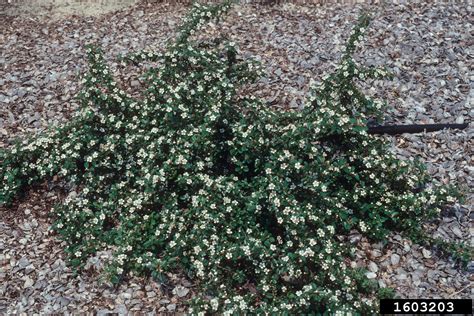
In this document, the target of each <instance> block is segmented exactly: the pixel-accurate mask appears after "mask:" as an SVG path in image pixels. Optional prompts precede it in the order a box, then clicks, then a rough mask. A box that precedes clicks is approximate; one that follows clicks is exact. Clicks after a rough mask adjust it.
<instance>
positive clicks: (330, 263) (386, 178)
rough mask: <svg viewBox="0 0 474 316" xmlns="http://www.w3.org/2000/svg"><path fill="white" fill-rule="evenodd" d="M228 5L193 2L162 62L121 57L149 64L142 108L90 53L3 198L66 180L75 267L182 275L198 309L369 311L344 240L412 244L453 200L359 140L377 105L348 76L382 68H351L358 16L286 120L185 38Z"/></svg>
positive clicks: (247, 79) (378, 73) (3, 185)
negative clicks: (63, 120)
mask: <svg viewBox="0 0 474 316" xmlns="http://www.w3.org/2000/svg"><path fill="white" fill-rule="evenodd" d="M229 8H230V2H225V3H223V4H217V5H210V6H204V5H199V4H195V5H194V7H193V9H192V10H191V13H190V14H189V16H188V17H187V18H186V20H185V22H184V23H183V25H182V26H181V29H180V32H179V35H178V38H177V40H176V41H174V42H171V43H170V44H169V45H168V47H167V49H166V51H165V52H151V51H143V52H138V53H134V54H130V55H127V56H124V57H123V58H122V60H123V61H124V62H133V63H141V62H143V61H154V62H155V64H156V65H157V66H153V67H150V68H149V69H148V70H147V71H146V75H145V77H146V80H147V88H146V90H145V91H144V92H143V94H142V97H141V98H133V97H132V96H131V95H128V94H127V93H126V92H124V91H123V90H122V89H121V88H120V87H119V85H118V84H117V83H116V82H115V81H114V78H113V77H112V76H111V71H110V70H109V69H108V67H107V65H106V62H105V60H104V59H103V54H102V52H101V50H100V49H98V48H96V47H88V48H87V53H88V56H89V64H90V71H89V73H88V74H87V75H86V76H85V78H84V81H83V84H84V89H83V91H82V92H81V94H80V99H81V100H82V108H81V112H80V114H79V115H78V117H77V118H76V119H75V120H74V121H72V122H70V123H68V124H66V125H65V126H62V127H60V128H57V129H55V130H51V131H50V132H47V133H45V134H44V135H41V136H40V137H36V138H33V139H29V140H23V141H19V142H18V143H17V144H16V145H14V146H13V147H11V148H10V149H7V150H4V151H2V152H1V153H0V161H1V166H0V203H5V204H8V203H10V202H12V201H13V199H14V198H15V197H16V196H17V195H18V194H19V192H21V190H22V189H23V188H25V186H27V185H28V184H32V183H34V182H36V181H39V180H41V179H43V178H45V177H51V176H54V175H59V176H60V177H61V178H63V179H64V180H65V181H68V182H69V183H70V184H71V185H72V187H75V188H76V189H75V191H72V192H71V193H70V194H69V196H68V197H67V198H66V199H65V200H64V201H63V202H62V204H60V205H57V206H56V207H55V210H54V214H55V216H56V221H55V223H54V226H53V228H54V229H55V230H56V231H57V232H58V233H59V234H60V235H61V236H62V238H63V239H64V240H65V241H66V242H67V249H66V251H67V252H68V253H69V254H70V258H71V260H70V262H71V264H72V265H74V266H76V267H78V268H80V267H82V266H83V265H84V264H85V262H86V261H87V259H88V258H90V257H91V256H93V255H94V254H96V253H97V252H100V251H112V252H113V258H112V259H111V261H110V262H109V265H108V266H107V268H106V271H107V273H109V276H110V278H111V280H112V281H114V282H117V281H119V280H120V279H121V276H123V275H125V274H126V273H127V272H130V271H134V272H139V273H151V275H152V276H154V277H156V278H158V279H160V280H163V279H164V276H165V275H166V273H168V272H173V271H176V270H180V271H183V272H185V273H186V275H187V276H188V277H189V278H191V279H193V280H194V282H195V283H196V284H197V285H199V286H200V287H201V288H202V289H203V291H202V293H203V295H202V296H199V297H197V298H196V299H195V300H194V301H193V306H192V309H191V311H192V312H198V311H200V312H219V313H224V314H234V313H247V312H251V313H260V312H275V313H282V312H288V313H302V312H309V311H313V312H314V311H321V312H324V311H325V312H330V313H333V312H334V313H335V312H342V313H345V312H350V311H359V312H373V311H375V310H376V309H375V308H376V306H375V304H374V303H373V302H372V301H371V298H373V297H374V296H373V294H374V291H375V287H374V285H373V284H370V283H368V280H367V279H366V278H365V276H364V271H361V270H355V269H353V268H351V257H352V255H353V253H352V249H351V247H350V246H348V244H347V242H346V239H345V237H344V236H347V234H348V233H349V232H350V231H351V230H358V231H360V232H361V233H363V234H364V235H365V236H368V237H370V238H373V239H375V240H384V239H385V238H386V236H387V234H388V233H389V232H390V231H392V230H397V231H400V232H404V233H405V234H407V235H408V236H413V238H415V237H417V236H418V237H420V236H421V235H420V234H419V231H420V230H419V221H420V220H421V219H430V218H433V217H434V216H436V215H437V214H438V212H439V211H440V209H441V207H443V206H444V205H446V204H449V202H453V201H454V199H455V198H456V196H455V193H454V191H453V190H452V189H451V188H446V187H436V186H433V185H432V184H430V183H429V179H428V178H427V177H426V175H425V173H424V170H423V167H422V165H421V164H419V163H413V162H410V161H403V160H398V159H397V158H396V157H395V156H394V155H393V154H391V153H390V152H389V151H388V150H387V145H386V144H385V143H384V141H383V140H381V139H379V138H377V137H375V136H371V135H368V133H367V127H366V123H367V120H368V119H369V118H373V117H377V116H379V115H380V114H381V113H382V105H383V103H382V102H379V101H376V100H372V99H370V98H368V97H366V96H365V95H364V94H363V93H362V92H361V91H360V90H358V88H357V86H356V81H357V80H361V81H364V80H370V79H380V78H383V77H385V76H387V75H388V73H387V71H386V70H384V69H378V68H365V67H362V66H359V65H357V63H356V62H355V61H354V60H353V59H352V57H351V56H352V53H353V51H354V49H355V47H356V46H357V42H358V41H360V39H361V38H362V33H363V32H364V30H365V29H366V28H367V26H368V18H367V17H362V18H361V19H360V21H359V23H358V24H357V26H356V27H355V28H354V30H353V32H352V33H351V37H350V39H349V42H348V45H347V48H346V52H345V54H344V56H343V58H342V60H341V63H340V65H339V66H338V67H337V69H336V71H335V72H334V73H333V74H331V75H328V76H325V77H324V78H323V82H322V83H321V85H319V86H318V87H314V88H313V89H312V93H311V95H310V96H309V98H308V102H307V103H306V106H305V107H304V108H303V109H302V110H298V111H286V112H282V111H277V110H275V109H271V108H267V107H265V106H264V105H263V102H262V101H261V100H259V99H257V98H255V97H254V96H243V95H240V94H238V93H237V92H236V91H238V89H239V88H240V87H242V86H243V85H244V84H248V83H252V82H254V80H255V79H256V78H258V77H259V76H260V75H261V73H262V71H261V69H260V67H259V65H258V63H256V62H253V61H248V60H241V59H239V58H238V49H237V48H236V46H235V45H234V44H233V43H227V42H219V41H215V42H210V43H202V42H196V41H194V40H192V36H193V34H195V33H196V32H197V31H198V30H199V29H200V28H202V27H205V25H206V23H208V22H209V21H210V20H211V19H215V18H219V17H220V16H221V14H223V13H224V12H226V11H227V10H229ZM456 249H458V248H456ZM204 294H205V295H204Z"/></svg>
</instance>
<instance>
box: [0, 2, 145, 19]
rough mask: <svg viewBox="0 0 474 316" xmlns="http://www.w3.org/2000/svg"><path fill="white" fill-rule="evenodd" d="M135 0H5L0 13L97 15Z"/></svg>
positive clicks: (57, 15) (48, 16) (50, 17)
mask: <svg viewBox="0 0 474 316" xmlns="http://www.w3.org/2000/svg"><path fill="white" fill-rule="evenodd" d="M136 2H137V1H136V0H95V1H94V0H19V1H14V0H7V3H6V4H0V15H8V16H18V15H35V16H40V17H42V18H45V19H51V20H57V19H61V18H64V17H66V16H70V15H80V16H97V15H100V14H104V13H108V12H111V11H116V10H120V9H123V8H125V7H128V6H130V5H132V4H134V3H136Z"/></svg>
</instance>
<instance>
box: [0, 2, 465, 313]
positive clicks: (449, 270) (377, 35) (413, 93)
mask: <svg viewBox="0 0 474 316" xmlns="http://www.w3.org/2000/svg"><path fill="white" fill-rule="evenodd" d="M361 10H370V11H372V12H374V13H375V18H374V20H373V23H372V25H371V26H370V28H369V30H368V34H367V37H366V42H365V44H364V45H363V48H362V49H361V50H360V51H359V52H358V55H357V58H358V59H359V60H360V62H361V63H365V64H370V65H384V64H385V65H386V66H387V67H388V68H389V69H390V70H392V71H393V72H395V74H396V79H395V80H394V81H392V82H377V84H376V90H374V91H373V93H374V94H375V95H379V96H383V97H384V98H385V99H387V100H388V101H389V104H390V105H391V108H390V109H389V111H388V112H387V122H397V123H433V122H437V123H438V122H446V123H454V122H457V123H461V122H470V125H469V127H468V128H467V129H465V130H463V131H452V130H451V131H449V130H445V131H440V132H436V133H427V134H417V135H404V136H396V137H389V138H388V139H390V141H391V142H392V143H393V150H394V151H395V152H397V153H398V154H399V155H400V157H401V158H403V159H410V158H411V157H420V158H421V159H422V160H424V161H425V162H426V164H427V166H428V170H429V172H430V173H431V174H432V175H433V177H434V178H435V179H436V180H437V181H440V182H443V183H454V184H457V185H458V186H459V187H460V188H462V189H463V190H465V191H466V201H465V203H464V204H463V205H456V207H455V208H454V209H453V210H452V211H449V212H445V213H443V214H442V215H443V216H442V217H441V218H440V219H439V221H438V222H436V223H430V224H427V225H426V226H427V227H426V228H427V229H430V230H431V231H432V232H433V234H434V235H437V236H441V237H443V238H446V239H450V240H464V241H468V242H471V244H474V230H473V227H472V218H473V217H474V216H473V213H472V212H471V211H472V210H473V207H472V206H473V202H474V195H473V194H472V192H473V187H474V167H473V166H474V140H473V135H474V129H473V123H472V122H473V118H474V108H473V107H472V103H473V102H472V100H473V92H472V83H473V77H472V73H471V72H470V71H471V70H472V62H471V63H470V62H469V60H472V59H473V51H472V47H473V39H472V36H471V34H472V33H473V31H474V29H473V26H472V23H469V21H470V20H469V17H470V16H471V15H472V6H471V5H470V4H468V2H466V3H457V4H441V3H429V4H425V3H418V4H390V5H388V4H387V5H379V6H372V7H370V6H368V5H362V4H358V5H352V4H323V5H308V4H306V5H294V4H288V3H287V4H281V5H275V6H257V5H250V4H245V5H239V6H236V7H235V8H234V9H233V10H232V11H231V12H230V14H229V16H228V17H227V18H226V20H225V21H224V23H222V24H220V25H219V27H218V28H217V27H216V28H211V29H209V30H207V31H206V34H203V36H205V35H212V34H213V33H214V32H217V31H218V30H219V31H222V32H224V33H226V34H228V35H229V37H231V38H232V39H233V40H234V41H235V42H237V43H238V45H239V46H240V48H241V50H242V52H243V54H244V56H253V57H256V58H257V59H260V60H261V61H262V62H263V64H264V66H265V67H266V69H267V73H268V76H267V77H266V78H263V79H262V80H261V81H260V83H259V84H257V85H255V86H254V87H253V90H255V91H259V95H260V96H262V97H264V98H266V99H267V101H268V102H269V103H270V104H272V105H274V106H278V107H300V106H301V104H302V103H301V101H302V99H303V97H304V95H305V94H306V92H307V88H308V83H309V80H310V78H313V79H315V80H316V81H317V80H318V78H320V77H321V75H322V74H323V73H324V72H326V71H329V70H330V69H331V68H332V67H333V66H334V63H335V61H337V58H338V57H339V55H340V53H341V50H342V47H343V44H344V41H345V39H346V37H347V34H348V33H349V31H350V28H351V26H352V25H353V23H354V22H355V20H356V18H357V15H358V13H359V12H360V11H361ZM24 11H25V10H23V11H21V14H20V13H18V14H13V15H11V14H12V12H15V11H12V7H11V6H9V5H6V4H2V5H0V21H1V22H0V25H1V32H0V45H1V47H2V50H1V54H0V66H1V67H0V87H2V88H1V90H0V147H8V146H9V144H10V143H11V141H12V140H13V139H14V138H15V137H17V136H19V135H24V134H25V133H36V132H39V131H41V130H44V129H45V128H47V127H49V126H52V125H56V124H60V123H61V122H64V121H66V120H68V119H69V118H70V117H71V115H72V113H73V111H74V110H75V109H76V108H77V106H78V105H77V103H76V102H75V100H74V99H73V97H74V95H75V94H76V93H77V91H78V89H79V88H80V87H79V84H78V82H79V79H78V78H79V75H80V74H81V73H82V72H83V71H84V70H85V66H86V65H85V58H84V57H85V55H84V50H83V46H84V44H87V43H90V42H94V41H98V42H99V43H100V44H101V45H102V47H103V49H104V51H106V56H107V58H109V60H110V62H111V63H112V62H113V58H114V57H115V56H116V55H117V54H119V53H125V52H129V51H131V50H136V49H142V48H147V47H156V48H159V47H163V45H164V44H165V42H166V40H167V39H169V38H171V37H173V35H174V29H175V27H176V26H177V23H178V22H179V19H180V17H182V16H183V14H184V13H185V12H186V7H185V6H183V5H179V6H177V5H170V4H167V3H160V4H147V3H145V2H140V3H139V4H137V5H134V6H132V7H128V8H123V9H121V10H119V11H116V12H114V13H107V14H104V15H100V16H80V15H74V16H61V17H59V18H56V19H54V20H50V21H47V20H46V19H45V16H47V15H45V14H42V15H39V16H38V15H31V13H28V12H26V11H27V10H26V11H25V12H26V13H25V12H24ZM17 12H20V11H17ZM18 25H21V28H19V27H18ZM114 68H115V69H116V70H117V71H118V68H117V65H114ZM137 75H138V73H137V72H136V71H135V72H133V71H131V70H130V69H125V70H123V69H122V70H121V76H120V77H121V80H122V82H124V83H127V84H129V85H130V86H131V87H134V88H137V89H138V88H139V87H140V85H141V82H140V80H139V78H138V76H137ZM264 87H265V88H264ZM368 91H369V92H371V90H370V89H368ZM61 196H62V192H61V191H60V190H59V189H58V188H56V189H54V188H51V187H48V186H47V185H46V184H42V185H39V186H38V187H36V188H33V189H32V190H30V192H28V193H27V195H26V197H25V198H24V199H22V200H21V201H19V203H18V204H17V205H15V206H14V207H13V208H10V209H0V212H1V217H0V237H1V238H0V264H1V269H0V313H2V314H4V313H8V314H10V313H20V312H28V313H31V312H39V313H52V312H56V313H57V312H97V313H98V314H104V313H107V312H112V311H113V312H117V313H120V314H123V313H126V312H133V311H139V312H140V313H145V312H165V311H176V312H179V311H184V310H185V302H186V300H187V299H189V298H190V297H191V296H192V294H193V286H192V284H191V283H190V282H188V281H187V280H184V279H183V278H181V277H180V276H179V275H171V276H169V277H170V280H171V282H170V284H172V286H171V287H169V288H168V287H160V286H159V284H157V283H156V282H154V281H153V280H149V279H143V278H138V277H135V276H132V277H131V278H130V279H129V280H126V281H125V282H124V283H123V284H121V285H120V286H119V287H117V288H113V287H111V286H110V285H108V284H107V283H106V282H103V281H102V280H100V279H99V278H98V271H99V270H100V262H101V261H100V254H99V255H98V257H97V258H93V259H91V261H90V264H89V269H88V271H87V273H85V274H82V275H80V276H77V275H73V273H72V272H71V271H70V270H69V269H68V267H66V266H65V261H66V259H65V254H64V253H63V251H62V249H63V246H62V245H61V243H60V242H59V241H58V239H57V237H56V236H54V235H53V234H52V233H51V232H50V231H49V230H48V227H49V224H50V218H49V217H48V211H49V209H50V208H51V205H52V204H54V203H55V200H58V199H61ZM351 241H352V242H353V243H354V244H355V245H356V246H357V249H358V252H357V260H356V261H354V263H353V264H354V265H357V266H365V267H368V269H369V271H370V272H369V274H368V277H369V278H373V279H376V280H378V282H379V284H380V285H381V286H390V287H393V288H395V289H396V291H397V293H398V294H399V295H400V296H401V297H405V298H421V297H423V298H435V297H443V298H470V297H473V296H474V295H473V294H474V287H473V286H472V282H473V281H474V277H473V275H472V274H471V273H472V272H473V265H471V266H470V268H468V269H467V270H466V269H460V268H458V267H456V266H454V265H453V263H452V262H451V261H450V260H449V259H446V258H440V257H439V256H438V254H437V253H432V252H431V251H430V250H429V249H423V248H421V247H420V246H418V245H416V244H412V243H411V242H409V241H408V240H405V239H403V238H401V237H400V236H398V235H395V234H394V235H392V236H390V242H389V244H388V245H387V246H385V247H382V245H381V244H370V243H368V242H367V241H366V240H364V239H363V238H361V236H359V235H357V234H354V235H353V236H351Z"/></svg>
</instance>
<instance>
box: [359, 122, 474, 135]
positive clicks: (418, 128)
mask: <svg viewBox="0 0 474 316" xmlns="http://www.w3.org/2000/svg"><path fill="white" fill-rule="evenodd" d="M467 125H468V123H464V124H415V125H387V126H369V127H368V128H369V130H368V133H369V134H388V135H397V134H403V133H408V134H415V133H423V132H436V131H440V130H443V129H445V128H450V129H465V128H466V127H467Z"/></svg>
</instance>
